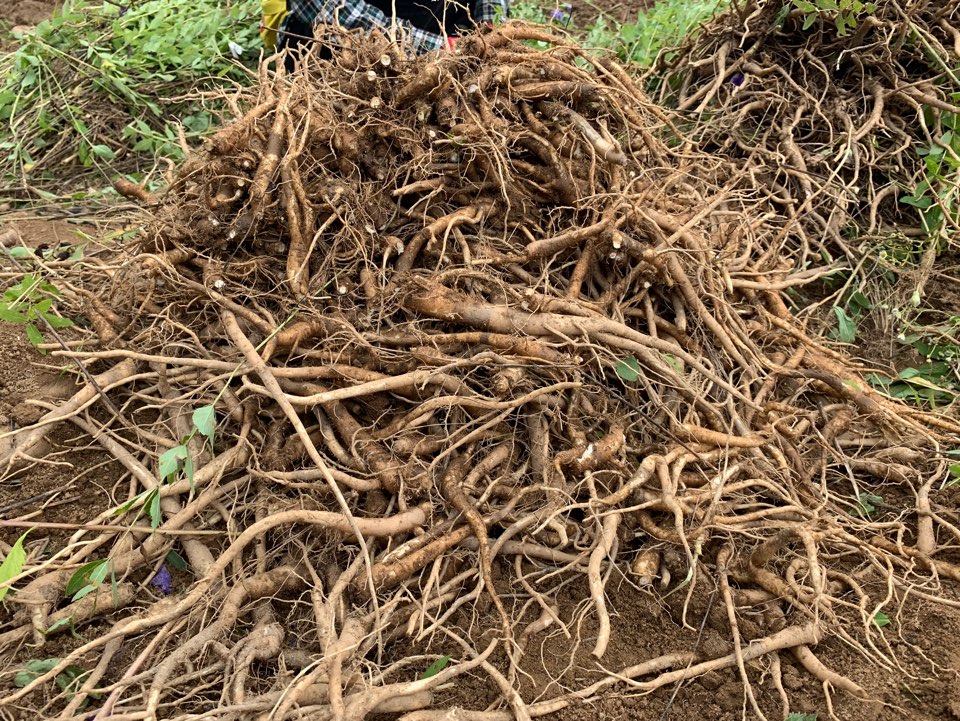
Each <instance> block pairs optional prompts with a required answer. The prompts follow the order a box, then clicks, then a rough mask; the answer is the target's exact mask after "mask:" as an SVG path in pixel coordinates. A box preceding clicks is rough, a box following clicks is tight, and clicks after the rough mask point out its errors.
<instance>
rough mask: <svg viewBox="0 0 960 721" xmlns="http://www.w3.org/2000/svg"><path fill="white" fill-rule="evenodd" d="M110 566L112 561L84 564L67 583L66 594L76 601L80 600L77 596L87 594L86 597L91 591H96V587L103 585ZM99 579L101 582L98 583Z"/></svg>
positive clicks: (103, 560) (104, 560)
mask: <svg viewBox="0 0 960 721" xmlns="http://www.w3.org/2000/svg"><path fill="white" fill-rule="evenodd" d="M109 565H110V561H109V560H107V559H101V560H99V561H90V562H89V563H85V564H83V565H82V566H80V568H78V569H77V570H76V571H75V572H74V574H73V575H72V576H71V577H70V580H69V581H67V587H66V589H65V590H64V593H65V594H66V595H67V596H70V597H72V598H73V600H75V601H76V600H79V599H78V598H77V596H78V595H79V594H80V593H82V592H85V593H83V596H86V595H87V594H88V593H90V591H92V590H95V588H96V586H98V585H99V584H100V583H103V579H104V578H106V577H107V571H108V570H109ZM97 578H99V579H100V580H99V581H96V580H95V579H97ZM83 596H80V598H83Z"/></svg>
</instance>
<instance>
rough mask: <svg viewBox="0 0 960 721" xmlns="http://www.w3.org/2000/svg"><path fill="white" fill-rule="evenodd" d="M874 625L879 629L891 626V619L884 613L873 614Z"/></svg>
mask: <svg viewBox="0 0 960 721" xmlns="http://www.w3.org/2000/svg"><path fill="white" fill-rule="evenodd" d="M873 623H874V625H875V626H876V627H877V628H883V627H884V626H889V625H890V617H889V616H888V615H887V614H885V613H884V612H883V611H877V612H876V613H875V614H873Z"/></svg>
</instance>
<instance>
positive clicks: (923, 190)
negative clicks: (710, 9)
mask: <svg viewBox="0 0 960 721" xmlns="http://www.w3.org/2000/svg"><path fill="white" fill-rule="evenodd" d="M867 5H868V6H869V5H871V4H869V3H868V4H867ZM875 6H876V7H875V9H874V10H870V9H869V7H868V8H866V9H860V10H857V11H855V10H854V9H852V8H850V9H847V10H839V11H835V12H829V11H825V10H824V11H813V12H806V11H805V10H802V9H801V8H800V7H799V5H798V4H793V3H784V2H779V1H775V0H747V1H746V2H743V3H736V4H735V8H734V9H731V10H730V11H728V12H726V13H723V14H721V15H718V16H717V17H716V18H715V19H714V20H713V21H711V22H710V23H708V24H707V26H706V27H705V28H703V30H702V32H701V33H700V34H699V35H697V36H696V37H695V38H692V39H690V40H688V41H687V44H686V45H685V46H684V47H683V48H681V49H680V51H679V52H678V53H675V54H672V55H669V56H667V55H664V56H662V58H661V62H660V64H659V67H657V68H655V70H654V76H656V77H661V78H672V79H673V80H674V82H664V83H661V84H660V91H659V92H660V93H661V101H662V102H668V103H669V104H673V105H676V106H677V108H678V111H679V113H680V114H681V115H682V116H683V117H684V118H685V119H686V120H687V121H690V122H692V123H694V124H695V129H694V130H693V132H692V134H691V135H692V136H695V137H696V140H697V142H698V145H699V147H700V149H701V150H703V151H704V152H708V153H711V154H714V155H717V154H719V155H724V156H725V157H728V158H730V159H731V161H732V162H736V163H737V164H739V165H740V166H741V167H743V169H744V171H745V172H749V173H751V174H752V175H753V176H754V177H755V178H756V179H757V180H758V182H762V183H763V184H764V185H765V186H766V187H768V188H769V189H770V190H771V195H770V199H771V201H772V202H773V203H774V205H775V206H776V207H777V209H778V212H780V213H782V214H783V215H785V216H787V217H790V218H793V219H794V220H795V223H796V224H795V226H794V231H795V233H796V236H797V239H798V240H799V241H800V242H799V244H798V246H797V248H796V250H795V252H797V255H798V262H800V263H803V262H807V261H811V260H812V261H813V262H819V259H820V258H821V256H822V255H823V254H824V252H825V250H828V252H829V253H831V254H839V255H845V256H846V257H847V258H848V259H850V262H852V263H853V264H855V265H856V264H858V263H862V262H864V261H867V262H873V259H876V258H877V257H878V256H881V257H883V256H889V259H890V265H891V266H893V267H894V268H895V267H896V265H898V264H901V263H903V262H904V261H907V260H909V261H911V264H912V262H915V261H917V260H919V261H920V264H921V273H920V277H919V279H918V281H917V284H916V287H917V288H918V290H919V291H921V292H922V289H923V286H924V283H925V281H926V279H927V277H928V276H929V273H930V269H931V266H932V263H933V261H934V259H935V257H936V254H937V252H938V251H942V250H944V246H945V245H946V244H947V243H948V238H949V236H952V235H955V232H956V230H957V227H956V222H957V216H956V208H957V199H956V191H955V188H954V189H951V188H950V187H949V184H948V185H946V186H941V182H940V180H938V175H953V173H952V171H948V170H947V168H948V167H954V166H953V163H952V161H950V162H948V163H944V162H943V160H937V158H938V157H940V156H942V155H943V153H946V154H947V156H948V157H949V156H951V155H952V157H953V158H954V159H955V158H956V150H955V147H951V145H952V140H951V139H952V137H953V135H954V131H955V129H956V128H957V127H958V123H960V120H958V119H960V103H958V102H957V92H958V90H960V74H958V68H960V5H958V4H957V3H953V2H947V3H944V2H937V1H936V0H879V1H878V2H876V3H875ZM838 25H841V26H843V32H840V31H838ZM928 157H929V158H930V160H933V161H934V162H933V163H932V165H931V164H930V163H929V162H928V160H927V158H928ZM950 182H951V183H952V182H953V181H952V179H951V181H950ZM903 199H906V200H903ZM918 209H919V210H920V211H921V212H918ZM823 240H827V241H829V242H828V243H827V244H826V245H825V244H824V243H823ZM891 246H897V247H895V248H892V247H891ZM888 248H891V251H892V252H889V253H878V252H876V251H877V250H878V249H879V250H881V251H884V250H887V249H888ZM871 251H873V252H871ZM867 259H870V260H867ZM897 261H900V263H897ZM888 267H889V266H888Z"/></svg>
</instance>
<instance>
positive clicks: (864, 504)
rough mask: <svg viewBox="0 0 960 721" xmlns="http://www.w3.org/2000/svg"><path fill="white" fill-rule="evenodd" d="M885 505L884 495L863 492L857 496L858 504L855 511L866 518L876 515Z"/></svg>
mask: <svg viewBox="0 0 960 721" xmlns="http://www.w3.org/2000/svg"><path fill="white" fill-rule="evenodd" d="M882 507H883V496H877V495H875V494H873V493H861V494H859V495H858V496H857V506H856V508H855V509H854V513H856V514H857V515H858V516H863V517H864V518H866V517H869V516H873V515H876V514H877V513H878V512H879V511H880V509H881V508H882Z"/></svg>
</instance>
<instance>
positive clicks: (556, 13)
mask: <svg viewBox="0 0 960 721" xmlns="http://www.w3.org/2000/svg"><path fill="white" fill-rule="evenodd" d="M565 17H566V15H565V14H564V12H563V10H561V9H560V8H556V9H555V10H553V12H551V13H550V21H551V22H555V23H562V22H563V19H564V18H565Z"/></svg>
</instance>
